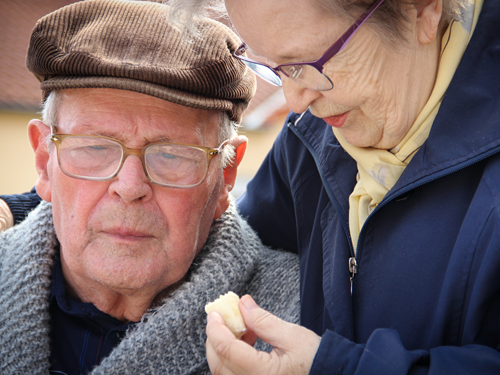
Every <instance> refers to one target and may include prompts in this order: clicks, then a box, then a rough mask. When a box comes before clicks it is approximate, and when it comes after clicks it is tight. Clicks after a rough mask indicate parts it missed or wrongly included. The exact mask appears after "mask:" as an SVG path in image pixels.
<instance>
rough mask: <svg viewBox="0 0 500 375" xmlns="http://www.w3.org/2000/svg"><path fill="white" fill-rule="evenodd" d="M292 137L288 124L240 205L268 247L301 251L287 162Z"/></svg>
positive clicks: (250, 184) (242, 197) (248, 186)
mask: <svg viewBox="0 0 500 375" xmlns="http://www.w3.org/2000/svg"><path fill="white" fill-rule="evenodd" d="M286 123H288V120H287V122H286ZM286 123H285V124H286ZM288 134H289V131H288V129H287V127H286V125H285V127H284V128H283V129H282V130H281V132H280V134H279V135H278V137H277V138H276V141H275V143H274V145H273V147H272V149H271V150H270V152H269V154H268V155H267V157H266V158H265V160H264V162H263V163H262V166H261V167H260V169H259V170H258V172H257V174H256V175H255V177H254V178H253V179H252V180H251V181H250V182H249V183H248V185H247V190H246V192H245V193H244V194H243V195H242V196H241V197H239V199H238V200H237V205H238V208H239V211H240V214H241V215H242V216H243V217H244V218H245V219H246V220H247V221H248V223H249V224H250V226H251V227H252V229H254V230H255V231H256V232H257V233H258V234H259V237H260V238H261V240H262V242H263V243H264V244H266V245H267V246H271V247H274V248H281V249H287V250H290V251H294V252H297V251H298V245H297V227H296V222H295V209H294V203H293V197H292V193H291V190H290V185H289V182H288V181H289V177H288V165H287V162H286V143H287V136H288Z"/></svg>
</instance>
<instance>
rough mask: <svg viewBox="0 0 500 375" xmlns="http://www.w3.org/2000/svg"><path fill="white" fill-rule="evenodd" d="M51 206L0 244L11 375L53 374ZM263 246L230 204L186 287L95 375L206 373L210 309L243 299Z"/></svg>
mask: <svg viewBox="0 0 500 375" xmlns="http://www.w3.org/2000/svg"><path fill="white" fill-rule="evenodd" d="M51 208H52V207H51V205H50V204H49V203H46V202H42V203H41V204H40V206H39V207H38V208H37V209H35V210H34V211H33V212H32V213H31V214H30V216H29V217H28V218H27V219H26V220H25V221H24V222H23V223H22V224H20V225H18V226H16V227H14V228H12V229H11V230H9V231H8V232H5V234H4V235H3V236H2V237H1V240H0V255H1V258H0V259H1V262H0V315H1V316H2V321H1V323H0V337H2V339H1V340H2V345H0V352H1V353H0V354H1V355H0V368H2V369H3V371H4V372H6V373H14V372H15V373H17V372H23V373H30V374H35V373H36V374H43V373H48V370H49V355H50V345H49V332H50V324H49V321H50V315H49V303H48V301H49V295H50V284H51V273H52V265H53V261H52V259H53V256H54V253H55V248H56V247H57V245H58V242H57V238H56V235H55V230H54V226H53V222H52V209H51ZM262 248H263V246H262V244H261V242H260V240H259V239H258V237H257V236H256V234H255V233H254V232H253V231H252V230H251V229H250V227H249V226H248V224H247V223H246V222H245V221H244V220H243V219H241V217H240V216H239V215H238V213H237V212H236V208H235V206H234V204H231V206H230V208H229V209H228V211H227V212H226V213H225V214H224V215H223V216H222V217H221V218H220V219H218V220H216V221H215V222H214V224H213V225H212V228H211V231H210V235H209V237H208V239H207V241H206V243H205V246H204V247H203V249H202V250H201V252H200V254H199V255H198V256H197V257H196V259H195V260H194V262H193V264H192V266H191V268H190V269H189V272H188V275H187V278H186V281H185V282H184V283H183V284H181V285H180V286H179V287H178V288H177V289H176V290H175V291H173V292H172V293H171V294H169V295H168V296H165V297H164V299H163V300H162V301H161V303H160V304H159V306H158V307H156V308H154V309H152V310H151V311H149V312H148V313H147V314H146V315H145V316H144V317H143V320H142V322H140V323H138V324H136V325H135V326H134V329H133V330H130V331H129V332H127V335H126V337H125V338H124V339H123V340H122V342H121V343H120V344H119V345H118V347H117V348H115V349H114V350H113V352H112V353H111V354H110V356H109V357H107V358H105V359H104V360H103V361H102V363H101V364H100V365H99V366H98V367H96V368H95V369H94V371H93V372H92V374H100V373H103V374H104V373H105V374H122V373H137V374H139V373H144V371H145V369H146V368H148V369H153V372H154V373H160V372H165V369H167V370H168V371H167V372H168V373H170V374H178V373H185V374H188V373H193V374H201V373H208V364H207V363H206V359H205V345H204V343H205V339H206V337H205V323H206V313H205V311H204V306H205V304H206V303H207V302H209V301H212V300H214V299H216V298H217V297H219V295H221V294H223V293H226V292H227V291H228V290H233V291H234V292H236V293H238V294H242V292H243V291H244V290H245V288H246V286H247V284H248V282H249V280H250V279H251V278H252V277H253V275H254V273H255V267H256V264H257V262H258V259H259V254H261V251H262ZM4 350H5V351H4ZM18 353H23V354H22V355H21V356H19V354H18Z"/></svg>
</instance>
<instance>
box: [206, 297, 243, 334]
mask: <svg viewBox="0 0 500 375" xmlns="http://www.w3.org/2000/svg"><path fill="white" fill-rule="evenodd" d="M239 301H240V297H238V295H237V294H235V293H233V292H227V293H226V294H224V295H221V296H220V297H219V298H217V299H216V300H215V301H213V302H210V303H208V304H207V305H206V306H205V311H206V313H207V314H208V313H209V312H211V311H215V312H218V313H219V314H220V315H221V316H222V318H223V319H224V321H225V322H226V326H227V327H228V328H229V329H230V330H231V332H232V333H233V334H234V335H235V336H236V338H238V339H239V338H240V337H241V336H243V335H244V334H245V332H246V330H247V328H246V327H245V323H244V322H243V317H242V316H241V313H240V309H239V308H238V302H239Z"/></svg>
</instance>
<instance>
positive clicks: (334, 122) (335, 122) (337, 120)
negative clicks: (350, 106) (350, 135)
mask: <svg viewBox="0 0 500 375" xmlns="http://www.w3.org/2000/svg"><path fill="white" fill-rule="evenodd" d="M348 115H349V112H345V113H343V114H341V115H338V116H330V117H325V118H324V119H323V120H324V121H325V122H326V123H327V124H328V125H330V126H333V127H334V128H341V127H342V126H344V124H345V122H346V120H347V116H348Z"/></svg>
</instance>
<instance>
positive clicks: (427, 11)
mask: <svg viewBox="0 0 500 375" xmlns="http://www.w3.org/2000/svg"><path fill="white" fill-rule="evenodd" d="M415 7H416V9H417V24H416V26H417V33H418V40H419V41H420V43H422V44H431V43H432V42H433V41H434V39H436V35H437V34H438V30H439V22H440V21H441V15H442V12H443V0H424V1H421V2H419V3H418V4H417V5H415Z"/></svg>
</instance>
